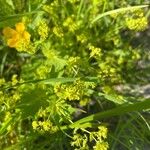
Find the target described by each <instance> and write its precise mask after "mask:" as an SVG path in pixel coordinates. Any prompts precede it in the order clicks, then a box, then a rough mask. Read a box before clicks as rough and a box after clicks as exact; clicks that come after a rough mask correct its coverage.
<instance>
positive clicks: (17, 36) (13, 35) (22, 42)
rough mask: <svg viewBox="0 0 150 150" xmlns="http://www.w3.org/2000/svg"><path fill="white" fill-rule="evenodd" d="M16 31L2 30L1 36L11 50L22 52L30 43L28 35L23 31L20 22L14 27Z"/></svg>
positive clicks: (22, 25) (7, 28) (23, 27)
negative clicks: (2, 35)
mask: <svg viewBox="0 0 150 150" xmlns="http://www.w3.org/2000/svg"><path fill="white" fill-rule="evenodd" d="M15 27H16V29H12V28H10V27H6V28H4V29H3V34H4V37H5V39H6V40H7V45H8V46H9V47H11V48H16V49H20V50H22V48H23V47H25V46H27V45H28V44H29V42H30V34H29V33H28V32H27V31H26V30H25V26H24V24H23V23H22V22H20V23H17V24H16V25H15Z"/></svg>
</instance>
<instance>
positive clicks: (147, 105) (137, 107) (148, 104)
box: [61, 99, 150, 129]
mask: <svg viewBox="0 0 150 150" xmlns="http://www.w3.org/2000/svg"><path fill="white" fill-rule="evenodd" d="M146 109H150V99H147V100H145V101H142V102H137V103H134V104H129V105H125V104H123V105H121V106H118V107H116V108H114V109H111V110H107V111H103V112H99V113H96V114H93V115H90V116H88V117H85V118H82V119H80V120H78V121H76V122H74V123H73V124H70V125H68V126H63V127H62V128H61V129H67V128H68V127H69V128H76V127H79V126H80V125H83V124H84V123H87V122H91V121H96V120H100V119H103V118H109V117H113V116H120V115H124V114H126V113H129V112H134V111H142V110H146Z"/></svg>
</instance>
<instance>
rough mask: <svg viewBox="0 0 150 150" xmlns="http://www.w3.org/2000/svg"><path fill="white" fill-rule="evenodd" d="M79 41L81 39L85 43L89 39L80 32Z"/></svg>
mask: <svg viewBox="0 0 150 150" xmlns="http://www.w3.org/2000/svg"><path fill="white" fill-rule="evenodd" d="M77 41H80V42H81V43H85V42H86V41H87V37H86V35H85V34H83V33H82V34H80V35H77Z"/></svg>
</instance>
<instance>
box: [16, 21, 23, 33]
mask: <svg viewBox="0 0 150 150" xmlns="http://www.w3.org/2000/svg"><path fill="white" fill-rule="evenodd" d="M15 26H16V31H17V32H18V33H22V32H23V31H24V30H25V26H24V24H23V23H22V22H20V23H17V24H16V25H15Z"/></svg>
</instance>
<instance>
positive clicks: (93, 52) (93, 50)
mask: <svg viewBox="0 0 150 150" xmlns="http://www.w3.org/2000/svg"><path fill="white" fill-rule="evenodd" d="M88 47H89V50H91V52H90V57H97V56H98V57H100V56H101V49H100V48H98V47H94V46H93V45H91V44H89V46H88Z"/></svg>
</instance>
